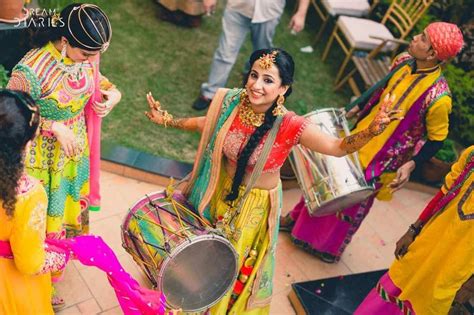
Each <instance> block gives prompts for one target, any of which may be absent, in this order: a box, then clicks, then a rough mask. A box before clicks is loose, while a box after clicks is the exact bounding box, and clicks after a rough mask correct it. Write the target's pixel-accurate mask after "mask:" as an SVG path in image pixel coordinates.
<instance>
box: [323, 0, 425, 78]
mask: <svg viewBox="0 0 474 315" xmlns="http://www.w3.org/2000/svg"><path fill="white" fill-rule="evenodd" d="M433 1H434V0H393V1H392V3H391V5H390V6H389V8H388V10H387V12H386V13H385V15H384V17H383V19H382V21H381V22H375V21H372V20H369V19H361V18H355V17H349V16H340V17H339V18H338V20H337V22H336V26H335V27H334V31H333V32H332V34H331V37H330V38H329V41H328V43H327V45H326V48H325V49H324V52H323V56H322V59H323V61H324V60H326V58H327V56H328V53H329V49H330V48H331V45H332V43H333V41H334V39H336V41H337V42H338V43H339V45H340V46H341V48H342V50H343V51H344V53H345V57H344V60H343V62H342V64H341V67H340V68H339V71H338V73H337V75H336V80H335V82H334V84H335V85H337V84H338V82H339V80H341V78H342V76H343V74H344V70H345V68H346V66H347V64H348V62H349V60H350V59H351V56H352V54H353V52H354V51H355V50H365V51H371V50H374V49H376V48H377V47H378V46H379V45H380V44H381V40H380V39H377V37H382V38H384V39H387V43H386V44H384V45H383V47H382V48H381V52H390V51H394V50H395V49H397V47H398V44H397V43H396V42H395V41H394V40H395V37H394V36H393V34H392V32H390V30H389V29H388V28H387V26H386V24H388V23H390V24H392V25H393V26H394V27H395V29H396V30H397V32H398V34H399V36H398V39H400V40H403V39H404V38H405V37H406V36H407V35H408V33H409V32H410V31H411V30H412V29H413V26H414V25H415V24H416V22H418V20H419V19H420V18H421V16H422V15H423V13H424V12H425V11H426V10H427V9H428V8H429V6H430V5H431V4H432V3H433ZM374 37H375V38H374Z"/></svg>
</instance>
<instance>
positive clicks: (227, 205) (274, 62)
mask: <svg viewBox="0 0 474 315" xmlns="http://www.w3.org/2000/svg"><path fill="white" fill-rule="evenodd" d="M249 64H250V65H252V67H251V69H250V71H249V72H248V74H247V76H246V77H245V80H244V85H245V87H244V88H243V89H231V90H227V89H220V90H219V91H218V93H217V94H216V96H215V97H214V99H213V101H212V103H211V106H210V108H209V111H208V113H207V116H206V117H194V118H182V119H174V118H173V117H172V116H171V115H170V114H168V113H167V112H166V111H164V110H162V109H161V107H160V104H159V102H156V101H155V100H154V99H153V97H152V96H151V95H150V94H149V95H148V96H147V98H148V102H149V105H150V112H148V113H147V116H148V117H149V119H150V120H152V121H153V122H155V123H157V124H160V125H164V126H165V127H167V126H172V127H175V128H180V129H184V130H195V131H200V132H202V136H201V142H200V145H199V149H198V154H197V158H196V161H195V163H194V168H193V172H192V175H191V179H190V181H189V183H188V185H187V187H186V188H185V189H184V194H185V195H186V196H187V197H188V199H189V201H190V203H191V204H192V205H193V206H194V207H195V209H196V210H197V211H199V213H200V214H201V216H202V217H204V218H205V219H207V220H208V221H209V222H210V223H211V224H212V225H214V226H216V227H217V228H220V229H221V230H222V231H223V232H224V233H225V235H226V236H227V238H228V239H229V240H230V241H231V243H232V244H233V246H234V247H235V249H236V251H237V253H238V255H239V277H238V279H237V280H236V282H235V284H234V286H233V290H232V291H230V292H228V293H227V294H226V295H225V296H224V297H223V298H222V299H221V300H220V301H219V302H218V303H217V304H216V305H214V306H212V307H211V309H210V312H211V314H226V313H228V314H268V313H269V310H270V301H271V297H272V280H273V273H274V266H275V249H276V240H277V235H278V222H279V216H280V209H281V184H280V168H281V166H282V164H283V162H284V161H285V159H286V158H287V156H288V154H289V153H290V151H291V149H292V147H293V146H294V145H296V144H298V143H301V144H303V145H304V146H306V147H308V148H309V149H311V150H315V151H318V152H321V153H324V154H329V155H335V156H343V155H345V154H348V153H350V152H354V151H355V150H357V149H359V148H360V147H362V146H363V145H364V144H366V143H367V142H368V141H369V140H370V139H371V138H373V137H374V136H376V135H378V134H380V133H381V132H382V131H383V129H384V128H385V127H386V126H387V124H388V123H389V122H390V121H392V120H395V119H397V118H396V117H395V115H396V111H391V110H389V104H391V101H392V100H391V99H388V98H387V99H386V101H385V103H384V106H382V109H381V111H380V112H379V114H378V115H377V117H376V118H375V120H374V121H373V123H372V124H371V125H370V126H369V127H368V128H367V129H365V130H362V131H361V132H359V133H357V134H354V135H352V136H349V137H346V138H344V139H338V138H333V137H330V136H328V135H326V134H324V133H322V132H321V131H320V130H319V128H318V127H317V126H316V125H314V124H312V123H310V122H309V121H307V120H306V119H304V118H303V117H301V116H297V115H296V114H295V113H294V112H289V111H287V110H286V109H285V108H284V106H283V104H284V100H285V97H288V96H289V95H290V93H291V84H292V83H293V75H294V63H293V59H292V58H291V56H290V55H289V54H288V53H287V52H285V51H283V50H281V49H275V48H272V49H263V50H257V51H255V52H254V53H253V54H252V55H251V56H250V60H249Z"/></svg>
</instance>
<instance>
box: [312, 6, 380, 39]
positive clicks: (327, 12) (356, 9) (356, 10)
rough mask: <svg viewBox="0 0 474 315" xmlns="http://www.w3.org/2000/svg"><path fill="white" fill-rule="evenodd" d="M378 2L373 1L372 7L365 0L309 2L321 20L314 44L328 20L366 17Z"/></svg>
mask: <svg viewBox="0 0 474 315" xmlns="http://www.w3.org/2000/svg"><path fill="white" fill-rule="evenodd" d="M378 2H379V0H374V1H373V3H372V5H370V3H369V1H367V0H354V1H347V0H311V4H312V5H313V7H314V9H315V10H316V13H317V14H318V15H319V17H320V18H321V20H322V24H321V27H320V28H319V31H318V33H317V34H316V37H315V39H314V44H315V45H316V44H317V43H318V41H319V39H320V38H321V36H322V35H323V32H324V30H325V29H326V26H327V25H328V23H329V21H330V20H335V19H336V17H338V16H339V15H347V16H356V17H365V16H368V15H369V13H370V12H371V11H372V9H373V8H374V7H375V6H376V5H377V4H378Z"/></svg>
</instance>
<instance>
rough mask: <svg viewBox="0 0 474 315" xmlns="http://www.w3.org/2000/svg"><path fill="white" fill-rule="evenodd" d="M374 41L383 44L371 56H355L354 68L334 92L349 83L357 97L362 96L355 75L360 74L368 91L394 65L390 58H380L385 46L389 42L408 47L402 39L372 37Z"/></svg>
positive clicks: (353, 57)
mask: <svg viewBox="0 0 474 315" xmlns="http://www.w3.org/2000/svg"><path fill="white" fill-rule="evenodd" d="M371 37H372V38H374V39H377V40H381V41H382V43H381V44H380V45H378V46H377V47H376V48H375V49H374V50H372V51H371V52H370V53H369V54H364V55H363V54H354V55H353V56H352V58H351V59H352V62H353V63H354V68H353V69H352V70H351V71H349V72H348V74H347V75H345V76H344V79H342V80H340V82H339V83H337V85H336V86H335V87H334V90H336V91H337V90H339V89H340V88H341V87H343V86H344V84H346V83H349V86H350V88H351V89H352V92H354V95H355V96H360V95H361V92H360V90H359V87H358V86H357V83H356V82H355V80H354V75H355V74H356V73H359V74H360V76H361V77H362V81H364V89H367V88H369V87H371V86H373V85H375V83H377V82H378V81H380V80H381V79H382V78H383V77H385V76H386V75H387V74H388V72H389V70H390V66H391V64H392V60H391V59H392V58H390V57H389V56H382V57H379V56H378V55H379V53H380V51H381V50H382V49H383V48H384V46H385V45H386V44H387V43H388V42H392V43H395V44H397V45H408V42H407V41H404V40H400V39H386V38H382V37H377V36H371Z"/></svg>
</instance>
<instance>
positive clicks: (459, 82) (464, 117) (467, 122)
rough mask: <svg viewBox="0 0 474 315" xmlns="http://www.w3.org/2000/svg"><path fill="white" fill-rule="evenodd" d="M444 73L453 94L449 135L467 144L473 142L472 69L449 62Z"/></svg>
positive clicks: (473, 79) (473, 75)
mask: <svg viewBox="0 0 474 315" xmlns="http://www.w3.org/2000/svg"><path fill="white" fill-rule="evenodd" d="M444 74H445V76H446V79H447V80H448V83H449V88H450V90H451V93H452V95H453V110H452V113H451V116H450V122H449V125H450V135H449V136H450V138H453V139H455V140H457V141H459V142H460V143H461V144H463V145H464V146H469V145H471V144H473V143H474V131H473V127H474V93H473V91H474V70H471V71H464V70H463V69H461V68H458V67H455V66H454V65H452V64H449V65H447V67H446V69H445V71H444Z"/></svg>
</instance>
